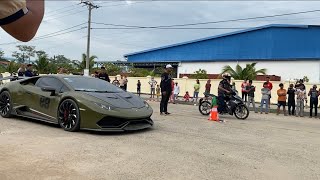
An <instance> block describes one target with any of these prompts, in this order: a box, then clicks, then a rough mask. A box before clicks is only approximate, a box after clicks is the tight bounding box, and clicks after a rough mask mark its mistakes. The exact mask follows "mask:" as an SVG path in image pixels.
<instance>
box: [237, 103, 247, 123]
mask: <svg viewBox="0 0 320 180" xmlns="http://www.w3.org/2000/svg"><path fill="white" fill-rule="evenodd" d="M234 115H235V116H236V118H237V119H242V120H244V119H247V117H248V116H249V109H248V108H247V106H245V105H244V104H240V105H238V106H236V107H235V109H234Z"/></svg>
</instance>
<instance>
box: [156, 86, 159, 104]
mask: <svg viewBox="0 0 320 180" xmlns="http://www.w3.org/2000/svg"><path fill="white" fill-rule="evenodd" d="M156 92H157V101H159V97H160V85H157V89H156Z"/></svg>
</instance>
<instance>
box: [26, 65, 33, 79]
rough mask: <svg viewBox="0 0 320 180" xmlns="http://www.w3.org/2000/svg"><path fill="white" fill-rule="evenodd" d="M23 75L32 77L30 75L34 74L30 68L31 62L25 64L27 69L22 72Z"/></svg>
mask: <svg viewBox="0 0 320 180" xmlns="http://www.w3.org/2000/svg"><path fill="white" fill-rule="evenodd" d="M24 75H25V76H26V77H32V76H34V74H33V70H32V64H28V65H27V70H26V72H25V73H24Z"/></svg>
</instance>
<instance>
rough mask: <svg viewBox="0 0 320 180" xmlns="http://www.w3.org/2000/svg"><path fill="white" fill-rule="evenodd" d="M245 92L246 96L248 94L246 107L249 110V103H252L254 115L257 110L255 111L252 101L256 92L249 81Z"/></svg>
mask: <svg viewBox="0 0 320 180" xmlns="http://www.w3.org/2000/svg"><path fill="white" fill-rule="evenodd" d="M246 91H247V94H248V101H247V106H248V108H249V107H250V103H252V106H253V110H254V112H255V113H257V109H256V105H255V101H254V92H255V91H256V87H254V86H253V85H252V80H249V84H248V86H247V87H246Z"/></svg>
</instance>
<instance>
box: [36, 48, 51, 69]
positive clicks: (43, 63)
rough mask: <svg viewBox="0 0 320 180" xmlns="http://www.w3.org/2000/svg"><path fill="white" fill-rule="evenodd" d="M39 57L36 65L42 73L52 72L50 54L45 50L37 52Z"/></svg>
mask: <svg viewBox="0 0 320 180" xmlns="http://www.w3.org/2000/svg"><path fill="white" fill-rule="evenodd" d="M36 54H37V56H38V59H37V60H36V61H35V67H36V69H37V71H38V73H40V74H47V73H50V70H51V69H50V67H49V60H48V55H47V53H46V52H45V51H37V52H36Z"/></svg>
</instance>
